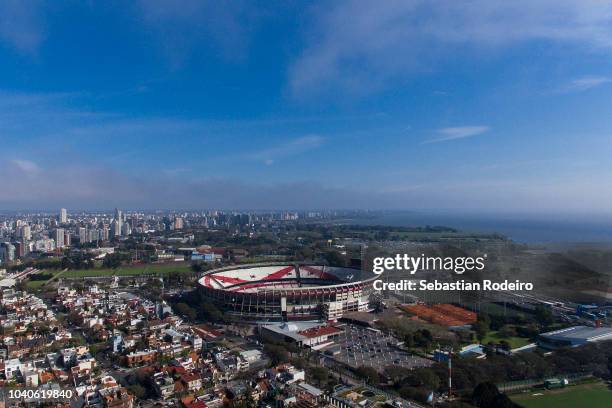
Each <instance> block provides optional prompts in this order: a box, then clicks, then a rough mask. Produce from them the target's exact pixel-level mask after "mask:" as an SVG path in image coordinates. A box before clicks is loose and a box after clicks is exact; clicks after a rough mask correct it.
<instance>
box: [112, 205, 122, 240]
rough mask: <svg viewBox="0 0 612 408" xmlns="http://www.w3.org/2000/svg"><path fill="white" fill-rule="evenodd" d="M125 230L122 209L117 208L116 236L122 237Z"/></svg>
mask: <svg viewBox="0 0 612 408" xmlns="http://www.w3.org/2000/svg"><path fill="white" fill-rule="evenodd" d="M122 228H123V213H122V212H121V210H120V209H118V208H115V234H114V235H115V236H117V235H121V231H122Z"/></svg>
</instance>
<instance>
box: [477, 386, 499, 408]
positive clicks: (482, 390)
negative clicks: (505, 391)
mask: <svg viewBox="0 0 612 408" xmlns="http://www.w3.org/2000/svg"><path fill="white" fill-rule="evenodd" d="M498 395H499V390H498V389H497V386H496V385H495V384H493V383H491V382H483V383H480V384H478V385H477V386H476V388H474V392H473V393H472V404H474V405H475V406H477V407H478V408H488V407H493V406H494V405H493V404H494V402H495V399H496V398H497V396H498Z"/></svg>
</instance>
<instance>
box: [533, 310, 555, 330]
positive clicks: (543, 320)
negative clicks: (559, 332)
mask: <svg viewBox="0 0 612 408" xmlns="http://www.w3.org/2000/svg"><path fill="white" fill-rule="evenodd" d="M535 318H536V320H537V321H538V323H540V324H541V325H542V326H544V327H547V326H550V325H551V324H552V323H553V321H554V319H553V314H552V311H551V310H550V309H549V308H547V307H544V306H542V305H538V306H536V310H535Z"/></svg>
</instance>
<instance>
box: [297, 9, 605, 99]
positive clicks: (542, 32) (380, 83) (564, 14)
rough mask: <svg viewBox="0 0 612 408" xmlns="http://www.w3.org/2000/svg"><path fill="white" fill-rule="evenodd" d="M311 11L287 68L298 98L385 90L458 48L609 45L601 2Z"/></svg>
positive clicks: (600, 48)
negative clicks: (545, 43)
mask: <svg viewBox="0 0 612 408" xmlns="http://www.w3.org/2000/svg"><path fill="white" fill-rule="evenodd" d="M313 15H314V22H313V23H312V24H310V25H306V26H307V27H308V31H307V33H306V39H307V40H306V41H307V47H306V48H305V50H304V51H303V52H302V54H301V55H300V56H299V57H298V58H297V59H296V60H295V61H294V63H293V66H292V67H291V69H290V72H289V80H290V88H291V90H292V91H293V93H294V95H296V96H301V95H304V94H306V95H308V94H312V93H317V92H321V91H325V90H332V91H337V90H343V91H353V92H359V91H362V90H364V89H366V90H367V88H374V89H376V88H378V87H384V86H386V85H389V84H391V83H393V80H394V79H396V78H398V77H406V76H407V75H410V74H411V73H414V72H421V71H423V70H425V71H430V70H431V69H432V67H435V66H436V65H437V64H439V63H442V62H444V61H446V59H448V58H449V56H452V55H454V53H456V52H458V51H457V50H461V52H462V53H471V54H472V55H476V56H477V55H479V54H480V53H483V52H486V53H490V51H492V50H493V51H495V50H499V49H503V48H505V47H508V46H511V45H514V44H517V43H522V42H527V41H534V40H535V41H548V42H551V43H554V44H563V45H568V46H573V45H574V46H577V47H579V49H580V52H605V53H609V52H610V50H611V49H612V3H611V2H604V1H591V0H584V1H572V0H540V1H531V0H517V1H511V2H508V1H503V0H498V1H491V0H475V1H469V2H457V1H454V0H442V1H435V2H424V1H419V0H397V1H393V0H392V1H386V2H384V3H382V4H380V3H377V2H362V1H358V0H354V1H341V2H334V3H333V5H332V6H330V7H320V8H317V9H316V11H315V12H314V13H313ZM348 22H350V24H349V23H348ZM517 27H520V28H521V29H520V30H517ZM462 57H463V58H465V55H462Z"/></svg>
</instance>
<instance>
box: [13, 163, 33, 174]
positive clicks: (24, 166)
mask: <svg viewBox="0 0 612 408" xmlns="http://www.w3.org/2000/svg"><path fill="white" fill-rule="evenodd" d="M11 163H12V164H13V165H14V166H15V167H16V168H17V169H19V170H21V171H22V172H24V173H27V174H33V173H37V172H38V170H39V167H38V165H37V164H36V163H34V162H33V161H31V160H23V159H13V160H11Z"/></svg>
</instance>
